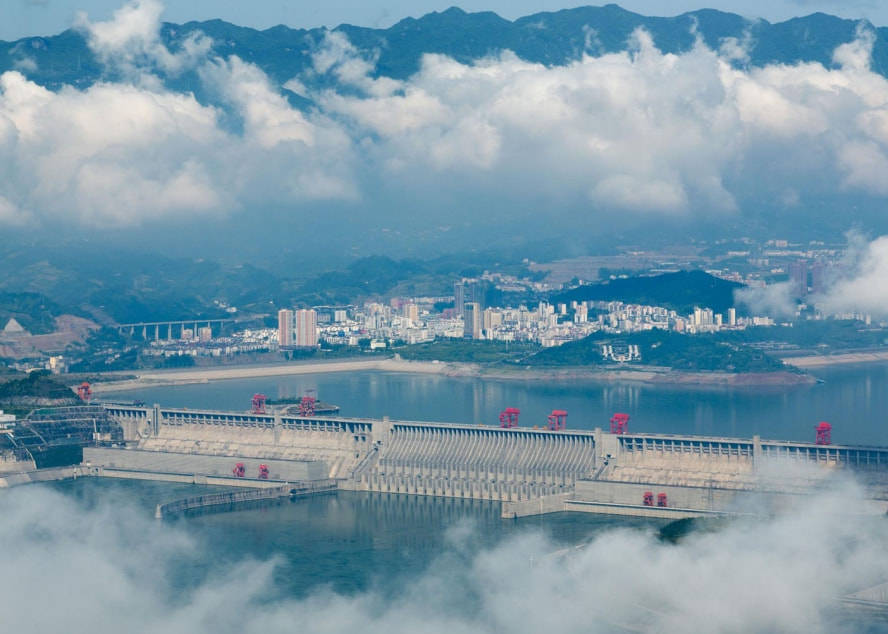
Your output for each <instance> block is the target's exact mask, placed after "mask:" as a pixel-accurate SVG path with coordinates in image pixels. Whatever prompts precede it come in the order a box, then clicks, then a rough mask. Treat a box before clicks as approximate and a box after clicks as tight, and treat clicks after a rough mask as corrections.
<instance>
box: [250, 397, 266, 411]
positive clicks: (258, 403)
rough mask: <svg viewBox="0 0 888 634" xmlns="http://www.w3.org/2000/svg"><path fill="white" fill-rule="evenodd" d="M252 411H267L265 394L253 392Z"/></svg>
mask: <svg viewBox="0 0 888 634" xmlns="http://www.w3.org/2000/svg"><path fill="white" fill-rule="evenodd" d="M252 411H253V413H254V414H264V413H265V394H253V403H252Z"/></svg>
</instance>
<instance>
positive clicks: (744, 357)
mask: <svg viewBox="0 0 888 634" xmlns="http://www.w3.org/2000/svg"><path fill="white" fill-rule="evenodd" d="M609 342H610V343H613V342H623V343H626V344H634V345H637V346H638V347H639V352H640V353H641V360H640V361H637V362H629V363H627V364H626V365H628V366H630V367H631V366H632V365H640V364H643V365H653V366H662V367H668V368H672V369H674V370H683V371H691V372H696V371H721V372H773V371H777V370H786V369H787V368H786V366H784V364H783V362H782V361H780V360H778V359H775V358H773V357H770V356H768V355H767V354H765V353H764V352H762V351H761V350H757V349H754V348H751V347H749V346H746V345H743V344H737V343H731V342H727V341H721V340H719V339H718V338H717V337H716V336H715V335H683V334H680V333H676V332H668V331H665V330H649V331H645V332H638V333H631V334H627V335H624V336H613V335H604V336H602V335H591V336H589V337H586V338H585V339H580V340H578V341H571V342H568V343H565V344H563V345H561V346H558V347H555V348H546V349H544V350H541V351H540V352H538V353H537V354H535V355H533V356H532V357H530V358H528V359H527V360H526V363H528V364H530V365H537V366H603V365H613V362H611V361H606V360H605V359H604V358H603V357H602V354H601V346H602V344H604V343H609Z"/></svg>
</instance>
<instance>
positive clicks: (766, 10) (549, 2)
mask: <svg viewBox="0 0 888 634" xmlns="http://www.w3.org/2000/svg"><path fill="white" fill-rule="evenodd" d="M0 4H2V8H0V39H3V40H14V39H18V38H21V37H26V36H30V35H51V34H54V33H57V32H59V31H62V30H64V29H65V28H67V27H69V26H71V24H72V23H73V22H74V19H75V16H76V14H77V13H78V12H80V11H84V12H86V13H88V14H89V17H90V19H92V20H106V19H108V18H109V17H110V16H111V14H112V13H113V12H114V10H115V9H117V8H118V7H119V6H120V4H121V2H120V0H3V2H2V3H0ZM165 4H166V12H165V14H164V16H163V17H164V19H166V20H167V21H170V22H187V21H188V20H207V19H211V18H221V19H223V20H227V21H229V22H233V23H235V24H240V25H243V26H251V27H254V28H268V27H271V26H274V25H277V24H286V25H288V26H291V27H300V28H310V27H315V26H330V27H332V26H336V25H338V24H341V23H343V22H347V23H351V24H357V25H361V26H373V27H387V26H390V25H391V24H393V23H394V22H397V21H398V20H400V19H402V18H404V17H408V16H412V17H419V16H421V15H423V14H425V13H428V12H430V11H441V10H444V9H446V8H448V7H450V6H452V5H456V6H459V7H461V8H463V9H465V10H467V11H485V10H490V11H495V12H497V13H499V14H500V15H502V16H504V17H507V18H510V19H514V18H517V17H520V16H522V15H527V14H530V13H535V12H538V11H555V10H558V9H563V8H566V7H570V6H578V5H579V4H582V3H570V4H565V3H564V2H561V1H559V0H465V1H463V2H456V1H455V0H443V1H442V0H369V1H368V0H323V1H319V0H253V1H252V2H244V1H243V0H167V2H166V3H165ZM588 4H596V3H588ZM601 4H604V3H601ZM617 4H619V5H621V6H622V7H624V8H626V9H629V10H632V11H636V12H638V13H643V14H646V15H676V14H679V13H683V12H685V11H692V10H695V9H700V8H714V9H721V10H723V11H730V12H734V13H739V14H741V15H744V16H747V17H761V18H765V19H766V20H769V21H779V20H786V19H788V18H791V17H794V16H798V15H807V14H809V13H813V12H815V11H824V12H826V13H833V14H835V15H840V16H842V17H848V18H855V19H856V18H867V19H869V20H870V21H871V22H873V24H876V25H877V26H881V25H885V24H888V2H882V1H879V0H846V1H837V0H745V1H742V2H740V1H738V0H704V1H700V0H624V1H623V2H618V3H617Z"/></svg>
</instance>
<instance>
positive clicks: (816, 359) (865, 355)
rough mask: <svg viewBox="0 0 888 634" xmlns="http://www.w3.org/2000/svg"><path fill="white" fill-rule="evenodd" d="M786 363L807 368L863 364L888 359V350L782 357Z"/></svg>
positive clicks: (803, 368)
mask: <svg viewBox="0 0 888 634" xmlns="http://www.w3.org/2000/svg"><path fill="white" fill-rule="evenodd" d="M780 360H781V361H783V363H785V364H786V365H791V366H794V367H796V368H799V369H802V370H807V369H808V368H826V367H830V366H834V365H862V364H867V363H878V362H884V361H888V350H874V351H872V352H839V353H836V354H815V355H806V356H802V357H782V358H781V359H780Z"/></svg>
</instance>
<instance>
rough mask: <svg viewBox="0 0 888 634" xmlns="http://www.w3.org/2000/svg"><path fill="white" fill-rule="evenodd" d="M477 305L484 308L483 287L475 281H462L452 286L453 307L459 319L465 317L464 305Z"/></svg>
mask: <svg viewBox="0 0 888 634" xmlns="http://www.w3.org/2000/svg"><path fill="white" fill-rule="evenodd" d="M472 303H477V304H480V305H481V308H484V287H483V286H482V285H481V283H480V282H478V281H477V280H463V281H462V282H456V283H455V284H454V285H453V307H454V308H456V314H457V315H459V316H460V317H465V316H466V308H465V307H466V304H472Z"/></svg>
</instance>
